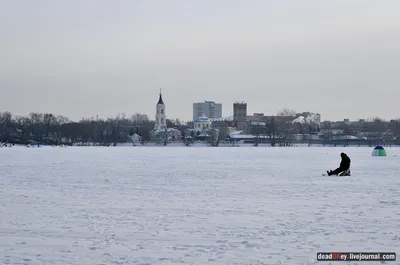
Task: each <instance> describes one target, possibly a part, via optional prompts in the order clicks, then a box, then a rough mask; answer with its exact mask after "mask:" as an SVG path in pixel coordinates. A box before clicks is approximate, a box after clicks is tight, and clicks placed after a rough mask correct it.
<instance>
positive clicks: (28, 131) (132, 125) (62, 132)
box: [0, 112, 187, 145]
mask: <svg viewBox="0 0 400 265" xmlns="http://www.w3.org/2000/svg"><path fill="white" fill-rule="evenodd" d="M167 125H168V127H173V128H176V129H178V130H180V131H182V132H183V131H184V130H185V129H186V128H187V126H186V125H185V124H183V123H182V122H181V121H180V120H179V119H174V120H171V119H167ZM153 128H154V121H152V120H150V119H149V117H148V116H147V115H145V114H139V113H137V114H134V115H131V116H130V117H127V116H126V115H124V114H120V115H117V116H116V117H115V118H107V119H101V118H100V119H98V117H96V118H91V119H87V118H85V119H82V120H80V121H79V122H75V121H71V120H69V119H68V118H67V117H65V116H62V115H54V114H51V113H30V114H29V115H28V116H13V115H12V114H11V113H10V112H3V113H0V142H2V143H4V142H8V143H15V144H28V143H40V144H44V145H60V144H65V145H73V144H79V145H88V144H89V143H94V144H96V145H110V144H116V143H124V142H127V141H130V140H131V138H130V136H132V135H134V134H138V135H140V136H141V138H142V141H144V142H146V141H149V140H150V131H151V130H152V129H153Z"/></svg>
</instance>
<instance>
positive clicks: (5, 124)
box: [0, 111, 12, 142]
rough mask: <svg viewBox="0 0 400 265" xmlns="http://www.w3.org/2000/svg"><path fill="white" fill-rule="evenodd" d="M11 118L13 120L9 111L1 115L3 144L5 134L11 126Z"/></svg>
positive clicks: (0, 123)
mask: <svg viewBox="0 0 400 265" xmlns="http://www.w3.org/2000/svg"><path fill="white" fill-rule="evenodd" d="M11 118H12V115H11V112H9V111H6V112H4V113H0V125H1V142H3V141H4V134H5V131H6V129H7V127H8V126H9V124H10V122H11Z"/></svg>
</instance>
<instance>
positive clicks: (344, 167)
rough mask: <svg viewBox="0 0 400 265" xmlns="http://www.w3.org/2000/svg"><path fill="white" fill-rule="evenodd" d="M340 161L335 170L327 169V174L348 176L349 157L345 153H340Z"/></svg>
mask: <svg viewBox="0 0 400 265" xmlns="http://www.w3.org/2000/svg"><path fill="white" fill-rule="evenodd" d="M340 156H341V157H342V161H341V162H340V166H339V167H338V168H337V169H335V170H333V171H332V170H330V171H327V173H328V176H332V175H339V176H350V162H351V160H350V157H348V156H347V155H346V154H345V153H341V154H340Z"/></svg>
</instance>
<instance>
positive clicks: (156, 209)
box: [0, 147, 400, 265]
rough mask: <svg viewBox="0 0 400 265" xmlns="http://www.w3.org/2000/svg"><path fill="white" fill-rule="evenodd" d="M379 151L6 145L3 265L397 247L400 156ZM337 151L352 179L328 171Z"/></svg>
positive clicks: (0, 206)
mask: <svg viewBox="0 0 400 265" xmlns="http://www.w3.org/2000/svg"><path fill="white" fill-rule="evenodd" d="M372 149H373V148H366V147H359V148H340V147H336V148H334V147H329V148H324V147H309V148H300V147H293V148H255V147H249V148H247V147H243V148H229V147H226V148H222V147H219V148H212V147H210V148H194V147H182V148H168V147H148V148H135V147H132V148H103V147H98V148H97V147H70V148H52V147H42V148H34V149H31V148H10V149H8V148H2V149H0V168H1V173H0V263H1V264H13V265H14V264H34V265H39V264H52V265H54V264H142V265H144V264H149V265H150V264H160V265H164V264H256V265H258V264H285V265H286V264H303V265H304V264H316V263H318V264H331V263H332V264H336V263H335V262H317V261H316V255H317V252H319V251H325V252H329V251H346V252H351V251H386V252H390V251H393V252H396V251H397V252H399V250H400V149H398V148H386V150H387V153H388V157H371V152H372ZM342 151H344V152H346V153H347V154H349V156H350V158H351V159H352V169H351V171H352V176H351V177H324V176H322V173H324V172H325V171H326V170H327V169H334V168H335V167H337V166H338V164H339V162H340V152H342ZM347 264H378V263H371V262H370V263H368V262H359V263H357V262H347ZM386 264H398V261H396V262H387V263H386Z"/></svg>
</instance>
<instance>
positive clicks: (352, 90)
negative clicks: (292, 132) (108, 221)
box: [0, 0, 400, 121]
mask: <svg viewBox="0 0 400 265" xmlns="http://www.w3.org/2000/svg"><path fill="white" fill-rule="evenodd" d="M399 9H400V2H399V1H396V0H387V1H377V0H374V1H372V0H371V1H362V0H354V1H351V2H349V1H344V0H332V1H329V2H321V1H317V0H314V1H311V0H304V1H301V2H299V1H294V0H285V1H275V2H272V1H257V0H256V1H251V2H245V1H238V0H230V1H227V0H226V1H224V0H221V1H218V2H215V1H210V0H205V1H200V2H182V1H177V0H170V1H168V2H165V1H128V0H126V1H125V0H121V1H118V2H110V1H106V0H96V1H93V0H87V1H80V0H79V1H78V0H70V1H49V0H37V1H6V2H4V3H3V5H2V8H1V10H0V22H1V23H0V57H1V58H2V60H0V70H1V71H0V92H1V95H2V96H1V97H0V106H1V111H10V112H11V113H13V114H16V115H27V114H28V113H30V112H41V113H45V112H47V113H58V114H62V115H65V116H67V117H69V118H70V119H72V120H79V119H81V118H82V117H92V116H93V117H96V115H98V114H101V115H102V117H113V116H115V115H117V114H118V113H126V114H131V113H143V114H147V115H148V116H149V118H150V119H154V116H155V113H154V111H155V104H156V101H157V97H158V91H159V88H162V89H163V95H164V99H165V104H166V108H167V117H169V118H179V119H181V120H185V121H190V120H191V119H192V104H193V103H194V102H199V101H200V102H201V101H205V100H213V101H215V102H218V103H221V104H222V105H223V113H222V116H230V115H231V113H232V107H231V106H232V104H233V102H235V101H245V102H247V103H248V113H258V112H263V113H265V114H268V115H274V114H276V113H277V112H278V111H279V110H281V109H283V108H289V109H293V110H295V111H297V112H303V111H310V112H318V113H321V116H322V120H342V119H346V118H348V119H350V120H356V119H368V118H371V117H374V116H378V117H381V118H384V119H392V118H398V117H399V116H400V114H397V112H396V111H397V109H396V106H397V100H398V98H400V90H399V89H398V87H399V83H400V77H399V75H398V70H399V68H400V65H399V64H400V63H399V60H398V58H399V57H400V51H399V49H398V47H399V46H400V26H399V25H400V16H398V10H399Z"/></svg>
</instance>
